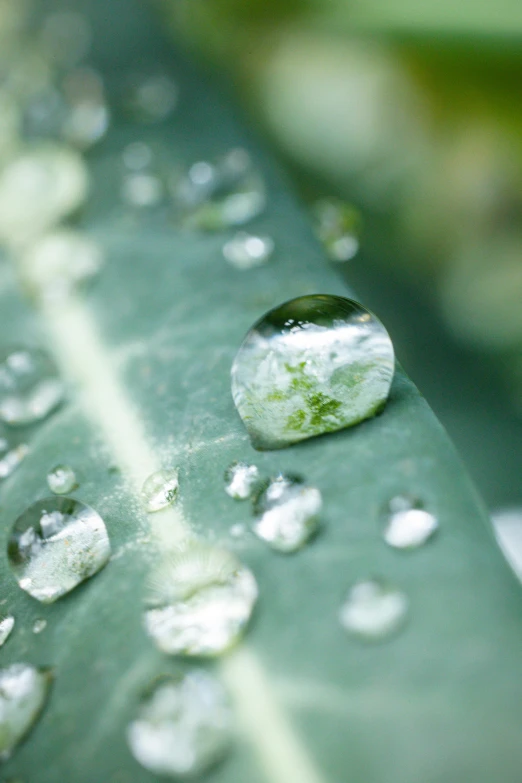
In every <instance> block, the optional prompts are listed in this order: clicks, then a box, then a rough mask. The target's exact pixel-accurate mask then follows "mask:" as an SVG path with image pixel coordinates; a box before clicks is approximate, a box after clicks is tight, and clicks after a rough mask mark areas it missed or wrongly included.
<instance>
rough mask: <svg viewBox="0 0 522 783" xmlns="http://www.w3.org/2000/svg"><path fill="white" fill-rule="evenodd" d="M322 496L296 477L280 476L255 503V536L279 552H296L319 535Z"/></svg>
mask: <svg viewBox="0 0 522 783" xmlns="http://www.w3.org/2000/svg"><path fill="white" fill-rule="evenodd" d="M321 507H322V498H321V493H320V492H319V490H318V489H316V488H315V487H309V486H306V485H305V484H303V482H302V480H301V479H299V478H297V477H294V476H284V475H282V474H280V475H279V476H277V477H276V478H274V479H270V480H269V481H267V482H266V483H265V486H264V488H263V489H262V491H261V492H260V493H259V494H258V496H257V497H256V500H255V503H254V513H255V514H256V517H257V519H256V520H255V522H254V524H253V526H252V529H253V531H254V533H255V534H256V536H258V537H259V538H261V539H262V540H263V541H266V543H267V544H269V545H270V546H271V547H272V549H276V550H277V551H279V552H295V551H296V550H298V549H300V548H301V547H302V546H304V545H305V544H306V542H307V541H309V539H310V538H311V537H312V536H313V535H314V534H315V533H316V532H317V530H318V527H319V513H320V511H321Z"/></svg>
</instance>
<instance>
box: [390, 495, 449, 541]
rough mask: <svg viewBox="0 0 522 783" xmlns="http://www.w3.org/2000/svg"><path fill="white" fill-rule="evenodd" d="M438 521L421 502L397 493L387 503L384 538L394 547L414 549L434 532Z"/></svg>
mask: <svg viewBox="0 0 522 783" xmlns="http://www.w3.org/2000/svg"><path fill="white" fill-rule="evenodd" d="M438 527H439V522H438V519H437V517H436V516H434V514H430V513H429V512H428V511H426V510H425V509H424V508H423V505H422V503H421V502H420V501H419V500H416V499H415V498H410V497H408V496H406V495H398V496H397V497H395V498H392V500H391V501H390V502H389V504H388V511H387V515H386V523H385V528H384V540H385V541H386V543H387V544H389V546H392V547H395V549H415V548H417V547H419V546H422V544H424V543H425V542H426V541H428V539H429V538H431V536H432V535H433V534H434V533H435V532H436V530H437V529H438Z"/></svg>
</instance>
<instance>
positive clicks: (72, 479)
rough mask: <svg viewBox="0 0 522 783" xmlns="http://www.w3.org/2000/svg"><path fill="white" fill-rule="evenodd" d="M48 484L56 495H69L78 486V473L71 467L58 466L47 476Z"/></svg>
mask: <svg viewBox="0 0 522 783" xmlns="http://www.w3.org/2000/svg"><path fill="white" fill-rule="evenodd" d="M47 484H48V485H49V489H50V490H51V492H54V494H55V495H67V493H68V492H71V491H72V490H73V489H75V487H76V486H77V483H76V473H75V472H74V470H73V469H72V468H71V467H70V465H56V466H55V467H54V468H53V469H52V470H50V471H49V473H48V474H47Z"/></svg>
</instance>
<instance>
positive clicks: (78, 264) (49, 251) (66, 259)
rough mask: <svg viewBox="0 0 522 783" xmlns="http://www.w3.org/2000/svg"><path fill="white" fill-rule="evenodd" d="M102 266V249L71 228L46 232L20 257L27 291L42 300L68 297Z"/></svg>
mask: <svg viewBox="0 0 522 783" xmlns="http://www.w3.org/2000/svg"><path fill="white" fill-rule="evenodd" d="M102 265H103V252H102V249H101V248H100V246H99V245H98V243H97V242H95V241H94V240H93V239H91V238H90V237H88V236H87V235H86V234H83V233H81V232H79V231H73V230H71V229H58V230H56V231H52V232H50V233H48V234H45V235H44V236H43V237H41V238H40V239H38V240H37V241H36V242H35V243H34V244H32V245H31V246H30V247H29V248H28V249H27V250H26V251H25V252H24V253H23V255H22V256H21V258H20V268H21V273H22V278H23V282H24V284H25V285H26V287H27V289H28V291H29V293H30V294H31V295H32V296H34V297H35V298H36V299H40V300H42V301H45V302H56V301H60V300H62V299H65V298H67V297H68V296H70V295H71V294H72V293H74V291H75V290H76V289H78V288H79V287H80V286H82V285H84V284H85V283H86V282H87V281H88V280H90V279H92V278H93V277H94V276H95V275H97V274H98V272H99V271H100V269H101V267H102Z"/></svg>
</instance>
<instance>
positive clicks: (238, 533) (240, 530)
mask: <svg viewBox="0 0 522 783" xmlns="http://www.w3.org/2000/svg"><path fill="white" fill-rule="evenodd" d="M228 533H229V535H230V536H231V538H242V537H243V536H244V535H245V533H246V526H245V525H244V524H243V523H242V522H236V524H235V525H231V526H230V530H229V531H228Z"/></svg>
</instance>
